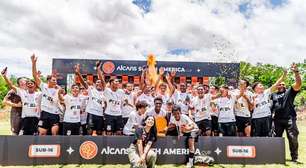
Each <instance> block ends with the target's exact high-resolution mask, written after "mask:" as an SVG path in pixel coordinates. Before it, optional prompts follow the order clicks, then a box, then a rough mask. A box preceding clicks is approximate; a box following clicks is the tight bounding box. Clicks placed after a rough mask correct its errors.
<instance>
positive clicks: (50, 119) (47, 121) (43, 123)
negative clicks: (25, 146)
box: [38, 111, 60, 130]
mask: <svg viewBox="0 0 306 168" xmlns="http://www.w3.org/2000/svg"><path fill="white" fill-rule="evenodd" d="M59 120H60V117H59V115H58V114H51V113H48V112H45V111H42V112H41V116H40V120H39V122H38V127H40V128H44V129H47V130H48V129H51V128H52V127H53V126H55V125H58V123H59Z"/></svg>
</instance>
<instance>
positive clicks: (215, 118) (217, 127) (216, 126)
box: [211, 116, 219, 132]
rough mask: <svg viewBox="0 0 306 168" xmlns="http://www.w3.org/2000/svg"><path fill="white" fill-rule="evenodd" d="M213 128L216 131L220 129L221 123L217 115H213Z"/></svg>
mask: <svg viewBox="0 0 306 168" xmlns="http://www.w3.org/2000/svg"><path fill="white" fill-rule="evenodd" d="M211 130H212V131H214V132H218V131H219V123H218V117H217V116H211Z"/></svg>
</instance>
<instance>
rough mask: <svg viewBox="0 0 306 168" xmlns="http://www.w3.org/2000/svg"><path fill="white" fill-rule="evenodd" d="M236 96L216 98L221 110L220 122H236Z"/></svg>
mask: <svg viewBox="0 0 306 168" xmlns="http://www.w3.org/2000/svg"><path fill="white" fill-rule="evenodd" d="M235 101H236V100H235V98H234V97H232V98H230V99H229V98H228V97H220V98H218V99H217V100H216V104H217V108H218V111H219V116H218V122H219V123H229V122H236V119H235V114H234V105H235Z"/></svg>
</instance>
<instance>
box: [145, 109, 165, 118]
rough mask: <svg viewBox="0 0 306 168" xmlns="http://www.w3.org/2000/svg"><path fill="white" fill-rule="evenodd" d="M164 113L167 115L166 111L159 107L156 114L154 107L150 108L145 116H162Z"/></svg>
mask: <svg viewBox="0 0 306 168" xmlns="http://www.w3.org/2000/svg"><path fill="white" fill-rule="evenodd" d="M166 115H167V112H166V111H165V110H164V109H163V108H161V109H160V112H159V113H158V114H157V113H156V111H155V107H152V108H150V109H149V110H148V111H147V112H146V116H154V117H157V116H162V117H166Z"/></svg>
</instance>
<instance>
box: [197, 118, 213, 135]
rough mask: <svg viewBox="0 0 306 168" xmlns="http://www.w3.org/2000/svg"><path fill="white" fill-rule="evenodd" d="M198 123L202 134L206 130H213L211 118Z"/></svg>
mask: <svg viewBox="0 0 306 168" xmlns="http://www.w3.org/2000/svg"><path fill="white" fill-rule="evenodd" d="M196 124H197V126H198V127H199V129H200V130H201V132H202V134H203V133H205V132H206V131H209V130H211V120H208V119H204V120H201V121H198V122H196Z"/></svg>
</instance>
